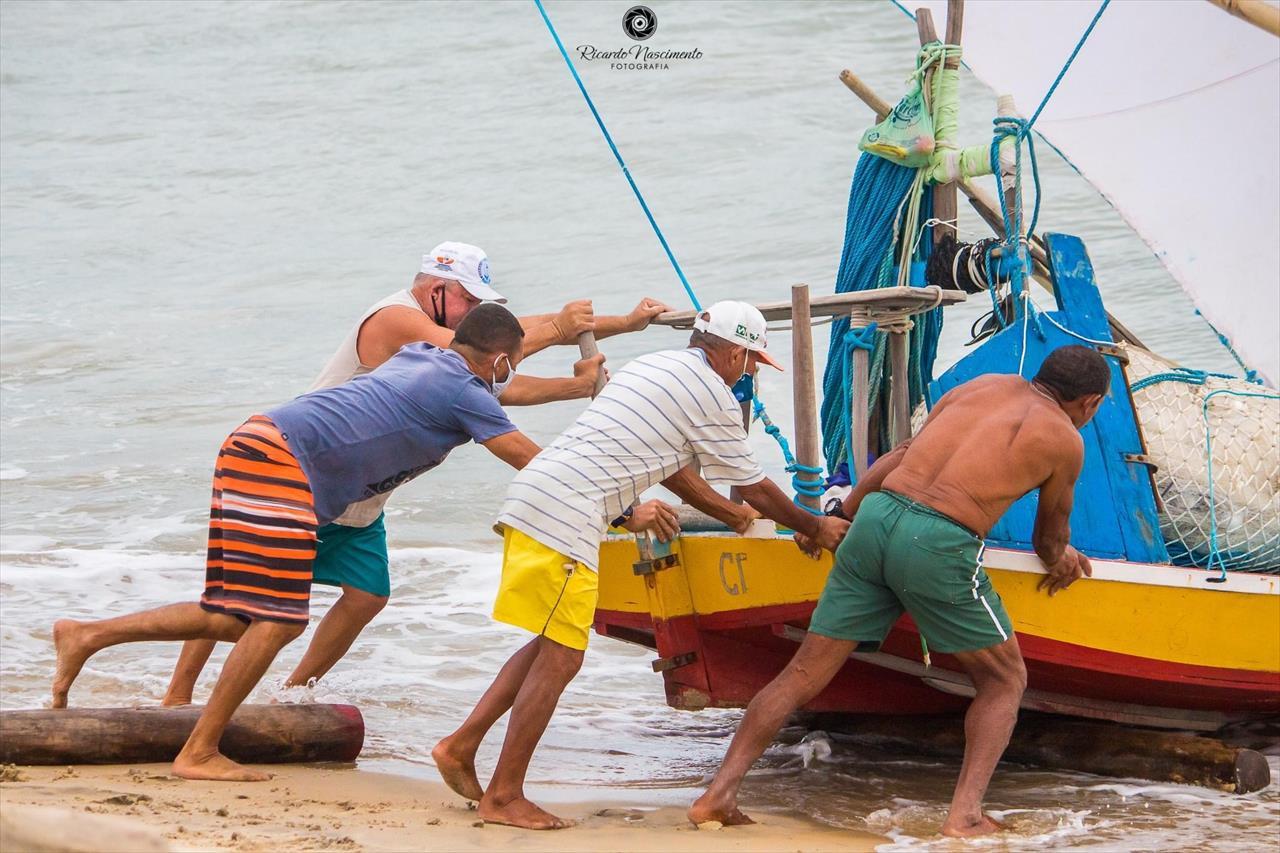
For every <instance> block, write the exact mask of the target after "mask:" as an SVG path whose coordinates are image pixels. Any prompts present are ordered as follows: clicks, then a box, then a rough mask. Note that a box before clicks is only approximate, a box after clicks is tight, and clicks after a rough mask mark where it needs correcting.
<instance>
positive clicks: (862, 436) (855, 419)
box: [849, 316, 871, 482]
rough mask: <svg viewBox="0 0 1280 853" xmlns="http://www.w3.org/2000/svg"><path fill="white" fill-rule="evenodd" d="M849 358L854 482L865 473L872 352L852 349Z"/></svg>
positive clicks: (860, 324)
mask: <svg viewBox="0 0 1280 853" xmlns="http://www.w3.org/2000/svg"><path fill="white" fill-rule="evenodd" d="M849 325H850V326H852V327H853V328H864V327H865V326H866V323H865V322H864V321H863V320H862V319H861V318H859V317H856V316H854V317H850V319H849ZM849 358H850V359H851V366H852V368H853V369H852V370H851V371H850V384H849V434H850V436H851V437H852V439H853V449H852V453H853V458H852V459H850V460H849V470H850V471H851V472H853V473H854V475H855V477H854V482H857V481H858V480H861V479H862V475H863V474H865V473H867V449H868V436H867V430H868V426H869V424H868V420H869V419H870V417H871V412H870V400H868V399H867V392H868V390H869V389H868V388H867V382H868V377H869V376H870V372H871V353H869V352H867V351H866V350H865V349H863V348H862V347H854V348H853V351H852V353H851V354H850V356H849Z"/></svg>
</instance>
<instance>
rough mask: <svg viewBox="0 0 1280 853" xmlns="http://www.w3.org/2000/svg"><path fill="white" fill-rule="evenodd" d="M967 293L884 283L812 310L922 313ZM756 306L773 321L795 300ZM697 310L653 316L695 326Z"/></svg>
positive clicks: (817, 300) (822, 313)
mask: <svg viewBox="0 0 1280 853" xmlns="http://www.w3.org/2000/svg"><path fill="white" fill-rule="evenodd" d="M964 300H965V295H964V294H963V293H961V292H960V291H958V290H944V289H942V288H940V287H932V286H930V287H880V288H876V289H875V290H858V291H854V292H851V293H833V294H831V295H828V296H818V297H814V298H813V299H810V300H809V311H810V314H811V315H812V316H814V317H836V316H843V315H845V314H848V313H849V309H850V308H852V307H853V306H855V305H862V306H866V308H867V309H868V310H869V311H870V312H871V313H872V314H873V315H874V314H876V313H886V314H920V313H923V312H925V311H929V310H930V309H932V308H935V307H937V306H938V305H943V306H946V305H954V304H955V303H957V302H963V301H964ZM756 308H758V309H759V310H760V313H761V314H763V315H764V318H765V319H766V320H768V321H770V322H779V321H784V320H790V319H791V301H790V300H787V301H786V302H760V303H756ZM697 316H698V312H697V311H667V312H666V313H664V314H659V315H658V316H657V317H655V318H654V319H653V322H654V323H657V324H658V325H660V326H671V327H672V328H675V329H692V328H693V321H694V319H696V318H697Z"/></svg>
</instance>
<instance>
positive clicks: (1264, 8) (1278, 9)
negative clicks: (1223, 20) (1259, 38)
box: [1209, 0, 1280, 36]
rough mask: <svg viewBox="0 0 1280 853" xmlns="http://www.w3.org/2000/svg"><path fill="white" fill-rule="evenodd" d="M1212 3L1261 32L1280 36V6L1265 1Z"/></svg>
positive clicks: (1229, 0)
mask: <svg viewBox="0 0 1280 853" xmlns="http://www.w3.org/2000/svg"><path fill="white" fill-rule="evenodd" d="M1209 2H1210V3H1212V4H1213V5H1215V6H1217V7H1218V8H1219V9H1222V10H1223V11H1224V12H1227V13H1228V14H1231V15H1235V16H1236V17H1237V18H1239V19H1241V20H1242V21H1248V22H1249V23H1251V24H1253V25H1254V26H1255V27H1257V28H1258V29H1260V30H1266V31H1267V32H1269V33H1271V35H1273V36H1280V6H1274V5H1272V4H1270V3H1267V2H1265V0H1209Z"/></svg>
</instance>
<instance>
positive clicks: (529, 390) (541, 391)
mask: <svg viewBox="0 0 1280 853" xmlns="http://www.w3.org/2000/svg"><path fill="white" fill-rule="evenodd" d="M601 370H604V356H603V355H600V354H598V353H597V354H596V355H593V356H592V357H591V358H584V359H579V360H578V362H577V363H576V364H574V365H573V376H567V377H563V378H560V377H557V378H554V379H548V378H544V377H541V376H526V375H524V374H523V373H517V374H516V378H515V379H514V380H513V381H512V382H511V385H510V386H508V387H507V390H506V391H503V392H502V396H501V397H499V398H498V402H500V403H502V405H504V406H537V405H539V404H541V403H552V402H555V401H557V400H577V399H580V398H582V397H590V396H591V392H592V391H594V390H595V386H596V376H597V375H599V373H600V371H601Z"/></svg>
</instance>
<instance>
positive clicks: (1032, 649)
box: [596, 602, 1280, 716]
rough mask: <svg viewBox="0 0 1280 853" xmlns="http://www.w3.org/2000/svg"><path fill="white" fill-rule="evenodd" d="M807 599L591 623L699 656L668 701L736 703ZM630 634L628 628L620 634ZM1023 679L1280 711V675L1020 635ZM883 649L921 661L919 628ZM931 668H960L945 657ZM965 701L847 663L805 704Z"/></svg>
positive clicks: (859, 709)
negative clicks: (706, 612)
mask: <svg viewBox="0 0 1280 853" xmlns="http://www.w3.org/2000/svg"><path fill="white" fill-rule="evenodd" d="M813 606H814V605H813V603H811V602H810V603H803V604H788V605H779V606H776V607H762V608H757V609H752V610H739V611H730V612H725V613H717V614H712V615H704V616H683V617H679V618H676V619H672V620H669V621H666V622H659V623H655V622H654V621H653V619H652V618H651V617H650V616H649V615H648V614H644V613H622V612H616V611H604V610H601V611H597V613H596V630H597V632H598V633H601V634H604V635H609V634H610V628H611V627H615V626H616V627H617V628H621V629H623V631H619V632H617V634H616V635H620V636H619V638H620V639H629V640H632V641H633V642H644V639H643V638H649V637H651V638H652V642H651V643H649V642H645V643H644V644H646V645H651V646H656V648H657V650H658V654H659V655H660V656H663V657H669V656H674V655H679V654H685V653H688V652H696V654H697V657H698V659H697V661H696V662H695V663H693V664H690V665H688V666H683V667H679V668H677V669H672V670H668V671H667V672H665V673H664V678H665V680H666V687H667V699H668V702H669V703H670V704H672V705H673V706H675V707H683V708H697V707H705V706H707V705H714V706H718V707H741V706H743V705H746V704H747V703H748V702H750V701H751V698H752V697H753V696H754V695H755V694H756V693H757V692H759V690H760V689H761V688H762V687H764V686H765V685H766V684H768V683H769V681H770V680H772V679H773V677H774V676H776V675H777V674H778V673H779V672H780V671H781V670H782V668H783V667H784V666H785V665H786V664H787V662H788V661H789V660H790V659H791V656H792V655H793V654H794V653H795V650H796V648H797V645H796V644H795V643H794V642H792V641H790V640H786V639H783V638H781V637H779V636H777V635H776V634H775V633H774V631H773V626H775V625H780V624H783V623H789V624H792V625H796V626H798V627H802V626H804V625H807V623H808V619H809V615H810V614H811V613H812V611H813ZM627 632H629V633H627ZM1017 636H1018V642H1019V645H1020V646H1021V648H1022V653H1023V657H1024V659H1025V660H1026V664H1027V681H1028V686H1029V687H1031V688H1034V689H1037V690H1041V691H1045V692H1048V693H1057V694H1063V695H1067V696H1074V697H1082V698H1088V699H1101V700H1106V701H1110V702H1123V703H1130V704H1134V705H1145V706H1149V707H1152V706H1154V707H1163V708H1175V709H1187V710H1199V711H1218V712H1222V713H1227V714H1232V715H1249V716H1255V715H1264V714H1275V713H1280V673H1275V672H1255V671H1248V670H1231V669H1221V668H1217V667H1206V666H1195V665H1190V664H1181V663H1173V662H1169V661H1159V660H1153V659H1150V658H1142V657H1137V656H1134V655H1125V654H1118V653H1116V652H1108V651H1103V650H1100V649H1093V648H1089V647H1087V646H1078V645H1074V644H1071V643H1064V642H1060V641H1057V640H1050V639H1046V638H1044V637H1037V636H1034V635H1030V634H1026V633H1019V634H1018V635H1017ZM882 651H884V652H887V653H889V654H892V655H896V656H898V657H901V658H904V659H906V660H911V661H919V660H920V635H919V633H918V631H917V630H916V627H915V624H914V623H913V622H912V621H911V619H910V617H909V616H903V617H902V619H901V620H899V622H898V624H897V625H895V626H894V629H893V631H892V632H890V634H889V637H888V638H887V639H886V640H885V643H884V646H883V648H882ZM933 664H934V666H936V667H939V668H942V669H947V670H951V671H954V672H961V671H962V669H961V667H960V665H959V663H958V662H957V661H956V660H955V658H953V657H952V656H950V655H944V654H935V655H933ZM967 701H968V700H966V699H962V698H959V697H955V696H951V695H949V694H945V693H942V692H940V691H938V690H935V689H933V688H931V687H928V686H926V685H925V684H924V683H923V682H921V681H920V679H919V678H917V677H915V676H913V675H906V674H903V673H897V672H893V671H891V670H887V669H884V668H882V667H878V666H875V665H873V664H869V663H864V662H862V661H857V660H851V661H849V662H848V663H846V664H845V666H844V667H843V668H842V669H841V670H840V672H839V673H838V674H837V675H836V677H835V678H834V679H833V680H832V682H831V684H830V685H829V686H828V687H827V688H826V689H825V690H823V691H822V693H820V694H819V695H818V696H817V697H815V699H814V700H813V701H812V702H811V703H810V704H809V705H806V706H805V707H806V709H808V710H812V711H841V712H845V713H906V714H931V713H939V712H944V711H951V710H956V709H959V708H963V707H964V706H965V704H966V703H967Z"/></svg>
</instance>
